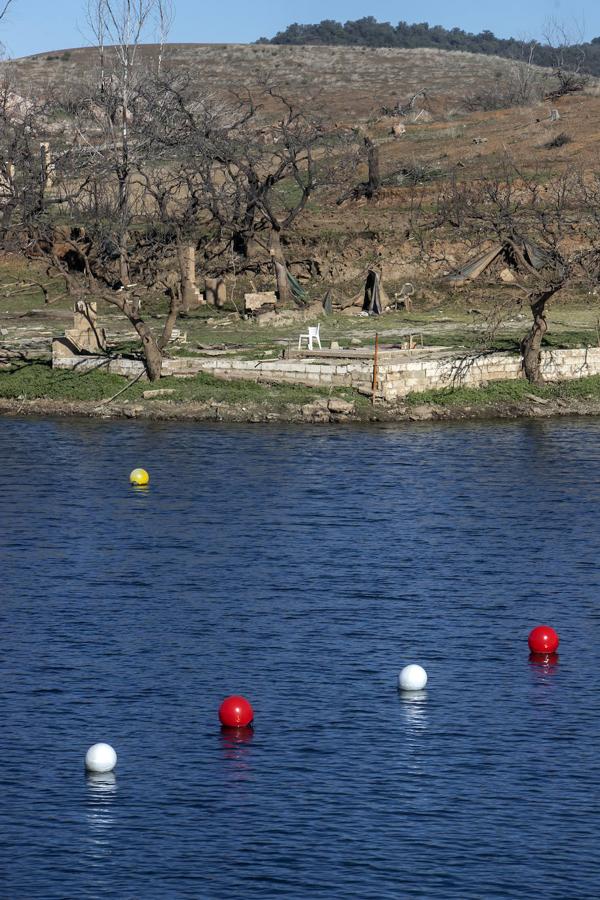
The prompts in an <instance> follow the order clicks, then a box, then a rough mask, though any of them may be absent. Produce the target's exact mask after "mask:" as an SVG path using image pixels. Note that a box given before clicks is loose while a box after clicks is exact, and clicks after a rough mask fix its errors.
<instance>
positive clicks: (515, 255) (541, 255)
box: [427, 164, 600, 383]
mask: <svg viewBox="0 0 600 900" xmlns="http://www.w3.org/2000/svg"><path fill="white" fill-rule="evenodd" d="M583 183H584V182H583V181H582V178H581V176H579V175H578V174H577V173H567V174H564V175H561V176H558V177H557V178H555V179H553V180H552V181H551V182H549V183H540V181H539V180H538V179H537V178H535V176H526V175H525V174H524V173H522V172H520V171H517V170H516V169H515V168H514V167H513V166H510V165H508V164H507V167H506V169H505V172H504V174H503V175H502V176H500V177H498V178H488V179H480V180H478V181H475V182H469V183H466V182H463V183H459V182H455V183H454V184H452V185H451V186H450V187H448V188H446V189H445V190H443V191H442V193H441V194H440V196H439V198H438V202H437V208H436V215H435V217H434V220H432V221H430V222H429V223H428V238H427V240H428V241H429V244H430V246H431V245H432V244H433V243H434V242H435V239H436V238H435V236H436V232H437V231H438V230H439V229H443V230H445V231H446V232H447V230H448V228H449V229H450V230H451V232H453V235H452V246H453V248H454V249H455V250H456V246H457V245H458V246H461V245H462V246H463V248H464V249H465V250H466V251H468V250H469V248H470V249H471V250H473V251H474V250H477V251H478V252H479V253H481V248H482V246H488V247H489V242H493V243H494V244H496V245H498V246H502V248H503V250H504V252H505V254H506V255H507V256H508V258H509V260H510V263H511V266H512V268H513V269H514V272H515V274H516V279H515V281H514V283H512V284H510V285H507V286H506V290H508V291H511V292H513V295H514V297H515V300H516V301H517V302H521V303H522V302H525V303H526V304H527V305H528V306H529V309H530V312H531V316H532V324H531V327H530V329H529V331H528V333H527V334H526V335H525V336H524V337H523V339H522V341H521V345H520V346H521V353H522V357H523V369H524V372H525V375H526V377H527V378H528V379H529V381H531V382H533V383H538V382H540V381H542V373H541V367H540V360H541V356H540V353H541V347H542V341H543V339H544V336H545V334H546V332H547V330H548V323H547V317H546V316H547V307H548V303H549V302H550V301H551V300H552V299H553V298H554V297H555V296H556V294H557V293H558V292H559V291H561V290H562V289H564V288H565V287H566V286H567V285H569V284H572V283H574V282H576V281H580V282H589V281H590V279H592V278H595V277H596V272H597V270H598V259H599V255H598V254H599V241H598V235H599V234H600V219H597V220H595V219H594V216H595V213H594V207H593V202H594V201H595V200H596V199H598V198H600V192H599V193H598V196H596V195H595V194H594V195H592V193H589V194H588V196H587V197H586V195H585V192H584V189H583ZM590 190H591V189H590ZM582 216H583V217H584V218H585V221H586V222H587V226H588V231H587V234H586V236H585V239H584V240H583V241H582V240H581V239H579V240H577V239H576V235H577V233H578V230H579V228H580V225H581V220H582ZM446 236H447V237H448V235H446Z"/></svg>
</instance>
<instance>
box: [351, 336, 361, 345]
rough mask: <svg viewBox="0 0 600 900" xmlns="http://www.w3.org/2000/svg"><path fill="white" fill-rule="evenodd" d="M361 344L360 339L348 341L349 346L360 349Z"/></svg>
mask: <svg viewBox="0 0 600 900" xmlns="http://www.w3.org/2000/svg"><path fill="white" fill-rule="evenodd" d="M361 344H362V341H361V339H360V338H355V337H353V338H352V340H351V341H350V345H351V346H352V347H360V345H361Z"/></svg>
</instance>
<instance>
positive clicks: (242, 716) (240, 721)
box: [219, 694, 254, 728]
mask: <svg viewBox="0 0 600 900" xmlns="http://www.w3.org/2000/svg"><path fill="white" fill-rule="evenodd" d="M253 718H254V710H253V709H252V706H251V704H250V703H249V702H248V701H247V700H246V698H245V697H240V696H239V695H237V694H234V695H233V696H231V697H226V698H225V699H224V700H223V702H222V703H221V705H220V707H219V719H220V720H221V725H225V727H226V728H243V727H245V726H246V725H249V724H250V722H251V721H252V720H253Z"/></svg>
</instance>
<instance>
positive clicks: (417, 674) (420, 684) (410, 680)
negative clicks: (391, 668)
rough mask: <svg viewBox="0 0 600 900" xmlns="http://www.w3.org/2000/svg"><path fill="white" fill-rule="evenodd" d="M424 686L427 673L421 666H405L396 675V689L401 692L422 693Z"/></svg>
mask: <svg viewBox="0 0 600 900" xmlns="http://www.w3.org/2000/svg"><path fill="white" fill-rule="evenodd" d="M426 684H427V672H426V671H425V669H424V668H423V666H417V665H415V664H413V665H410V666H405V667H404V668H403V669H402V671H401V672H400V674H399V675H398V687H399V688H400V690H401V691H422V690H423V688H424V687H425V685H426Z"/></svg>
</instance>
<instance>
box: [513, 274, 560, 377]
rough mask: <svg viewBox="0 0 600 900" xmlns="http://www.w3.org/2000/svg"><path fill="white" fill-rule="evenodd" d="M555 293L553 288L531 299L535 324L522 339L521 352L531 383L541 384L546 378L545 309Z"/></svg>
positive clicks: (546, 326)
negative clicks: (543, 352)
mask: <svg viewBox="0 0 600 900" xmlns="http://www.w3.org/2000/svg"><path fill="white" fill-rule="evenodd" d="M554 293H555V291H554V290H552V291H545V292H544V293H543V294H535V295H534V296H533V297H531V298H530V301H529V302H530V306H531V313H532V315H533V325H532V326H531V329H530V331H529V333H528V334H527V336H526V337H524V338H523V340H522V341H521V353H522V355H523V370H524V372H525V377H526V378H527V380H528V381H530V382H531V384H541V383H542V382H543V380H544V379H543V378H542V373H541V350H542V340H543V339H544V335H545V334H546V332H547V331H548V323H547V322H546V314H545V310H546V303H547V302H548V300H549V299H550V297H552V295H553V294H554Z"/></svg>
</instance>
